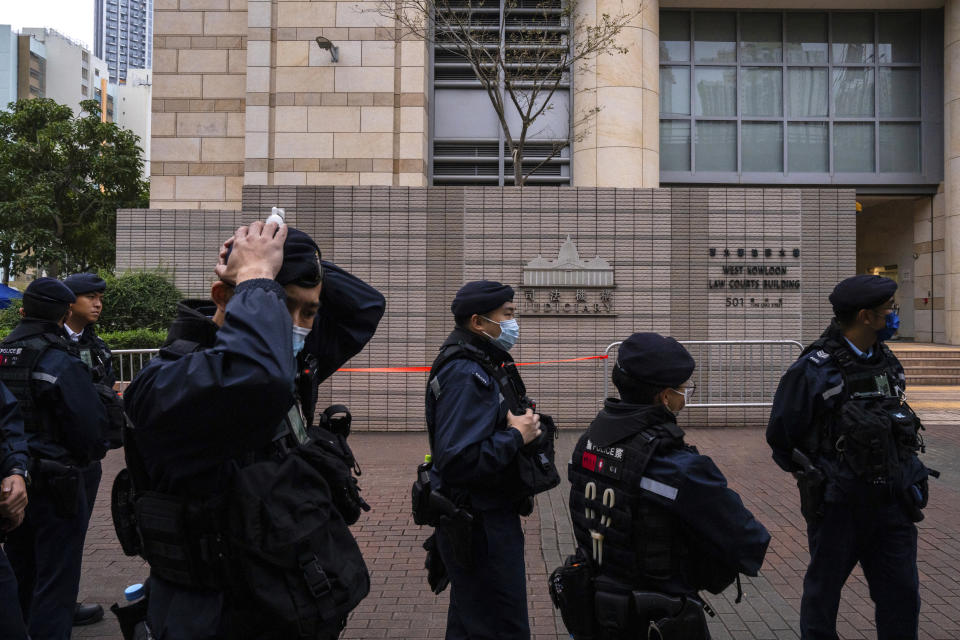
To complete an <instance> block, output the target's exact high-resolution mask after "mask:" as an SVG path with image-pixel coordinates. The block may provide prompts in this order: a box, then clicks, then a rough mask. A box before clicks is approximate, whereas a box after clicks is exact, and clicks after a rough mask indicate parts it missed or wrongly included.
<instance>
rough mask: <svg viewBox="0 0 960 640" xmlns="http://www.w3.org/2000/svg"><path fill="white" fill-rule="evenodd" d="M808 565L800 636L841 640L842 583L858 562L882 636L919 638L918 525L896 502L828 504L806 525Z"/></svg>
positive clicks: (893, 639)
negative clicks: (816, 521) (838, 619)
mask: <svg viewBox="0 0 960 640" xmlns="http://www.w3.org/2000/svg"><path fill="white" fill-rule="evenodd" d="M807 537H808V540H809V542H810V566H809V567H808V568H807V575H806V577H805V578H804V580H803V598H802V600H801V602H800V636H801V638H802V639H803V640H837V637H838V636H837V609H838V608H839V606H840V592H841V590H842V589H843V585H844V583H845V582H846V581H847V578H848V577H849V576H850V572H851V571H853V567H854V566H855V565H856V564H857V563H858V562H859V563H860V566H861V567H862V568H863V575H864V577H865V578H866V580H867V585H868V586H869V588H870V599H871V600H873V602H874V605H875V610H874V617H875V620H876V625H877V638H878V640H911V639H916V637H917V629H918V626H919V621H920V580H919V576H918V574H917V527H916V526H915V525H914V524H913V522H911V521H910V519H909V518H908V517H907V515H906V513H904V511H903V509H902V507H900V506H899V504H897V503H896V501H889V502H885V503H882V504H876V503H869V502H860V503H828V504H826V505H824V516H823V519H822V520H821V521H820V522H818V523H817V524H816V525H813V526H808V527H807Z"/></svg>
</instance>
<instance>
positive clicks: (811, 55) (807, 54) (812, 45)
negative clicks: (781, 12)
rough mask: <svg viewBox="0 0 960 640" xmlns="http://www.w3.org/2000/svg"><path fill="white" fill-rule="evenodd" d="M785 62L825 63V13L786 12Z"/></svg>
mask: <svg viewBox="0 0 960 640" xmlns="http://www.w3.org/2000/svg"><path fill="white" fill-rule="evenodd" d="M787 63H788V64H827V14H825V13H788V14H787Z"/></svg>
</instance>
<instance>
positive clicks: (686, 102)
mask: <svg viewBox="0 0 960 640" xmlns="http://www.w3.org/2000/svg"><path fill="white" fill-rule="evenodd" d="M942 20H943V17H942V14H940V13H939V12H936V11H935V12H919V11H912V12H903V11H900V12H883V11H875V12H789V11H776V12H774V11H679V10H664V11H662V12H661V13H660V170H661V182H664V183H671V182H717V183H724V182H739V183H769V182H772V183H790V182H795V181H799V182H834V183H843V184H858V183H870V182H874V183H877V184H881V183H885V182H886V183H890V182H891V181H892V182H893V183H917V184H919V183H930V182H934V183H935V182H937V181H938V180H937V177H938V176H941V178H940V179H942V174H943V165H942V157H941V156H942V153H937V149H936V148H935V147H936V145H937V143H936V142H935V143H931V140H933V141H936V140H937V138H938V137H939V138H941V139H942V131H940V130H939V129H938V127H939V126H940V125H939V123H938V122H936V118H935V117H931V116H929V115H928V116H927V118H925V117H924V113H925V112H924V109H925V108H929V109H930V111H931V112H933V111H935V105H933V103H931V104H930V105H926V102H927V101H929V100H931V99H932V100H934V101H936V98H935V96H936V94H937V91H933V92H930V91H929V89H930V87H928V86H925V85H924V84H922V83H927V84H932V85H934V87H935V88H936V89H937V90H940V88H941V87H942V85H940V83H941V82H942V70H941V71H940V72H939V75H938V73H937V70H938V67H937V64H938V63H939V61H937V60H929V58H930V57H932V56H927V58H928V59H924V57H923V56H922V55H921V54H922V51H923V49H924V42H928V41H929V43H930V47H933V46H935V45H936V42H935V41H934V39H935V38H936V37H937V35H936V29H937V28H939V29H940V31H941V32H942V24H943V22H942ZM938 21H939V22H938ZM930 47H928V48H930ZM927 119H930V120H932V121H931V122H929V123H928V122H926V121H925V120H927ZM928 146H929V147H930V148H929V150H928V148H927V147H928Z"/></svg>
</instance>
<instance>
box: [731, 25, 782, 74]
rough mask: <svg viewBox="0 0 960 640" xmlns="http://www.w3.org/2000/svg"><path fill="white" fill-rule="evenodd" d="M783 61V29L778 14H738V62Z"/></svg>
mask: <svg viewBox="0 0 960 640" xmlns="http://www.w3.org/2000/svg"><path fill="white" fill-rule="evenodd" d="M781 60H783V28H782V27H781V26H780V14H778V13H742V14H740V62H780V61H781Z"/></svg>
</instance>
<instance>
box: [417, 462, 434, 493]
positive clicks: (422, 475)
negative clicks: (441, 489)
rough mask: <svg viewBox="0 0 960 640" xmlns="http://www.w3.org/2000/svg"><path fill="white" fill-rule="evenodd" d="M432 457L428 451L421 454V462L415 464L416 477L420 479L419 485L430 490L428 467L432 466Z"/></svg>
mask: <svg viewBox="0 0 960 640" xmlns="http://www.w3.org/2000/svg"><path fill="white" fill-rule="evenodd" d="M432 460H433V457H432V456H431V455H430V454H429V453H428V454H427V455H425V456H423V464H420V465H417V479H418V480H420V485H421V486H422V487H423V488H424V489H426V490H427V491H429V490H430V467H432V466H433V462H432Z"/></svg>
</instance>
